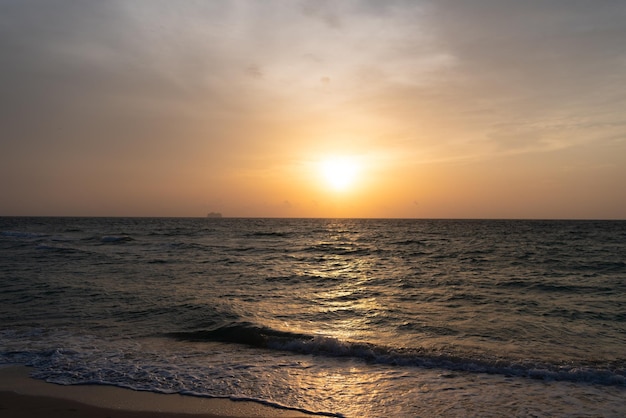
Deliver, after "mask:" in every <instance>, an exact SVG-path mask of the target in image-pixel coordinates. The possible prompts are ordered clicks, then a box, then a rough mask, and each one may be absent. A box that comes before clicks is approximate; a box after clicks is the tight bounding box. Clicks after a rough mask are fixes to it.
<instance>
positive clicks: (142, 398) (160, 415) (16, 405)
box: [0, 366, 310, 418]
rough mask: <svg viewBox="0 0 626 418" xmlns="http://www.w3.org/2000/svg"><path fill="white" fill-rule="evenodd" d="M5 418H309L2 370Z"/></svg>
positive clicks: (0, 399)
mask: <svg viewBox="0 0 626 418" xmlns="http://www.w3.org/2000/svg"><path fill="white" fill-rule="evenodd" d="M0 416H2V417H3V418H18V417H20V418H34V417H50V418H55V417H59V418H60V417H74V418H83V417H84V418H88V417H89V418H98V417H102V418H147V417H156V418H184V417H186V418H190V417H200V418H202V417H204V418H217V417H221V418H225V417H230V418H232V417H268V418H273V417H276V418H284V417H294V418H295V417H307V416H310V415H306V414H303V413H300V412H298V411H291V410H285V409H279V408H274V407H271V406H267V405H263V404H261V403H257V402H248V401H232V400H229V399H206V398H196V397H192V396H182V395H160V394H156V393H150V392H138V391H133V390H129V389H122V388H117V387H112V386H101V385H74V386H62V385H55V384H51V383H46V382H44V381H41V380H37V379H32V378H30V377H29V369H28V368H27V367H23V366H10V367H2V368H0Z"/></svg>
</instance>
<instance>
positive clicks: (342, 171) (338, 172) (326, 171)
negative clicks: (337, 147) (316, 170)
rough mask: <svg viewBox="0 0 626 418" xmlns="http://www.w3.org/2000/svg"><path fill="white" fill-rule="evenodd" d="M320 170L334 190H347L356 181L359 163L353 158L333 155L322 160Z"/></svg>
mask: <svg viewBox="0 0 626 418" xmlns="http://www.w3.org/2000/svg"><path fill="white" fill-rule="evenodd" d="M320 171H321V174H322V176H323V177H324V180H325V181H326V183H327V184H328V185H329V186H330V187H331V188H332V189H333V190H336V191H345V190H348V189H349V188H350V187H351V186H352V185H353V184H354V182H355V181H356V178H357V175H358V173H359V165H358V163H357V162H356V161H355V160H354V159H353V158H349V157H331V158H328V159H325V160H323V161H321V163H320Z"/></svg>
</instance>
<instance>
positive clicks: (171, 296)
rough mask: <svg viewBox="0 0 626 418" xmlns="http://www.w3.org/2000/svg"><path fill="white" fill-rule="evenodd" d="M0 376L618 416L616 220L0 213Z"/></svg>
mask: <svg viewBox="0 0 626 418" xmlns="http://www.w3.org/2000/svg"><path fill="white" fill-rule="evenodd" d="M0 302H1V303H0V364H24V365H28V366H31V367H32V373H33V377H35V378H38V379H44V380H46V381H49V382H53V383H58V384H62V385H76V384H102V385H115V386H120V387H125V388H131V389H135V390H141V391H151V392H159V393H181V394H187V395H191V396H202V397H225V398H231V399H235V400H237V399H242V400H243V399H245V400H253V401H257V402H262V403H266V404H270V405H275V406H278V407H282V408H291V409H294V410H299V411H306V412H310V413H315V414H319V415H328V416H345V417H420V416H423V417H430V416H459V417H465V416H481V417H488V416H493V417H500V416H581V417H587V416H594V417H595V416H606V417H611V416H613V417H621V416H626V222H625V221H538V220H536V221H535V220H533V221H524V220H399V219H388V220H382V219H380V220H379V219H234V218H221V219H215V218H211V219H209V218H37V217H33V218H20V217H3V218H0Z"/></svg>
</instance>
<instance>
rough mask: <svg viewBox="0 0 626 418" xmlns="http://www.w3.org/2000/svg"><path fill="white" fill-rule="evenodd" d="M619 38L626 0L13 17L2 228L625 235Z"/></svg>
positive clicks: (465, 0) (76, 3) (430, 0)
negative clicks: (77, 221)
mask: <svg viewBox="0 0 626 418" xmlns="http://www.w3.org/2000/svg"><path fill="white" fill-rule="evenodd" d="M625 22H626V2H624V1H622V0H615V1H608V0H593V1H592V0H586V1H579V0H551V1H545V0H525V1H517V0H457V1H455V0H406V1H395V0H391V1H390V0H386V1H379V0H371V1H366V0H362V1H357V0H352V1H350V0H335V1H330V0H329V1H324V0H303V1H298V0H264V1H243V0H232V1H217V0H216V1H211V0H195V1H192V0H178V1H175V2H174V1H171V0H119V1H116V0H92V1H89V0H0V194H1V196H2V197H1V198H0V216H13V215H16V216H19V215H26V216H40V215H41V216H206V214H207V213H208V212H221V213H222V214H223V215H224V216H233V217H375V218H379V217H382V218H529V219H537V218H539V219H549V218H557V219H626V187H625V186H624V184H625V183H626V41H625V40H626V23H625ZM328 167H335V168H328ZM342 167H343V168H342Z"/></svg>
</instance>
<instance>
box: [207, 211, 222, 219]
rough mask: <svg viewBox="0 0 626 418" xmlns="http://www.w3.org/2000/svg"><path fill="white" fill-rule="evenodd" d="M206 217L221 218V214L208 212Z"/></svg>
mask: <svg viewBox="0 0 626 418" xmlns="http://www.w3.org/2000/svg"><path fill="white" fill-rule="evenodd" d="M206 217H207V218H221V217H222V214H221V213H219V212H209V214H208V215H207V216H206Z"/></svg>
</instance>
